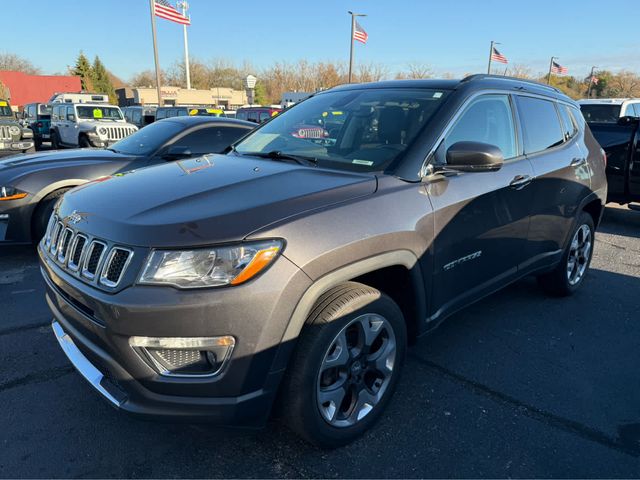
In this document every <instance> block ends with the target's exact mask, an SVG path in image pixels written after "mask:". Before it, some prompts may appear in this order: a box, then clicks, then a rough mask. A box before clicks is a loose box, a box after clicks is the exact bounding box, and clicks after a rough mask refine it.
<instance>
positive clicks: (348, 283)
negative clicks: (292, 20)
mask: <svg viewBox="0 0 640 480" xmlns="http://www.w3.org/2000/svg"><path fill="white" fill-rule="evenodd" d="M604 170H605V158H604V155H603V152H602V150H601V149H600V147H599V145H598V144H597V143H596V142H595V140H594V139H593V137H592V135H591V133H590V131H589V128H588V126H586V124H585V122H584V120H583V118H582V115H581V114H580V110H579V108H578V106H577V105H576V103H575V102H574V101H572V100H571V99H569V98H568V97H566V96H564V95H563V94H561V93H560V92H559V91H557V90H555V89H553V88H550V87H547V86H544V85H540V84H537V83H533V82H526V81H521V80H516V79H509V78H504V77H492V76H487V75H479V76H472V77H468V78H466V79H464V80H462V81H453V80H446V81H436V80H421V81H392V82H382V83H371V84H364V85H348V86H343V87H338V88H334V89H331V90H328V91H325V92H321V93H318V94H316V95H314V96H312V97H311V98H309V99H307V100H305V101H304V102H301V103H299V104H297V105H295V106H294V107H292V108H291V109H289V110H286V111H285V112H284V113H282V114H281V115H278V116H276V117H274V118H273V119H272V120H271V121H269V122H267V123H265V124H264V125H262V126H261V127H260V128H258V129H256V130H254V131H253V132H252V133H250V134H249V135H247V136H246V137H245V138H244V139H242V140H241V141H239V142H237V143H236V144H235V145H234V146H233V147H232V148H230V149H229V151H228V153H227V154H226V155H207V156H204V157H202V158H199V159H188V160H185V161H177V162H173V163H168V164H164V165H160V166H156V167H151V168H147V169H141V170H139V171H137V172H135V173H133V174H130V175H124V176H120V177H113V178H109V179H105V180H104V181H96V182H94V183H93V184H88V185H85V186H83V187H80V188H77V189H75V190H71V191H70V192H68V193H67V194H65V195H64V197H63V198H62V200H61V201H60V202H59V203H58V205H57V207H56V208H55V210H54V214H53V216H52V217H51V220H50V223H49V227H48V231H47V234H46V236H45V237H44V239H43V240H42V242H41V243H40V245H39V254H40V259H41V265H42V272H43V275H44V278H45V280H46V284H47V287H48V289H47V300H48V302H49V305H50V307H51V310H52V312H53V317H54V320H53V331H54V333H55V336H56V337H57V339H58V341H59V343H60V345H61V347H62V349H63V350H64V352H65V353H66V355H67V356H68V358H69V360H70V361H71V362H72V363H73V364H74V365H75V367H76V368H77V370H78V371H79V372H80V374H81V375H83V376H84V377H85V378H86V380H88V381H89V382H90V384H91V385H92V386H93V387H94V389H95V390H97V391H98V392H99V393H100V394H101V395H102V397H104V398H105V399H106V400H107V401H108V402H109V403H111V404H112V405H113V406H115V407H117V408H119V409H121V410H124V411H126V412H129V413H132V414H135V415H140V416H143V417H147V418H149V417H153V418H165V419H167V418H168V419H179V420H183V421H192V422H193V421H207V422H213V423H217V424H223V425H241V426H257V425H262V424H264V422H265V420H266V419H267V418H268V416H269V415H270V413H272V412H273V413H274V414H276V415H279V416H280V417H281V418H282V420H283V421H285V422H286V423H287V424H288V425H289V426H290V427H291V428H292V429H293V430H294V431H296V432H298V433H299V434H300V435H302V436H303V437H304V438H306V439H308V440H310V441H312V442H314V443H316V444H318V445H321V446H324V447H334V446H338V445H342V444H345V443H347V442H349V441H351V440H353V439H354V438H355V437H357V436H358V435H360V434H362V433H363V432H364V431H366V430H367V429H368V428H369V427H370V426H372V424H373V423H374V422H375V421H376V420H377V419H378V418H379V417H380V416H381V414H382V413H383V411H384V408H385V407H386V406H387V405H388V403H389V401H390V400H391V397H392V394H393V391H394V389H395V387H396V384H397V382H398V378H399V375H400V372H401V370H402V366H403V360H404V357H405V353H406V350H407V345H408V344H410V343H411V342H412V341H414V340H415V339H416V338H418V337H419V336H421V335H423V334H424V333H425V332H427V331H429V330H431V329H433V328H434V327H435V326H437V325H438V324H439V323H440V322H441V321H442V320H444V319H445V318H446V317H448V316H450V315H451V314H453V313H454V312H456V311H458V310H460V309H461V308H463V307H464V306H466V305H469V304H470V303H472V302H474V301H477V300H479V299H481V298H482V297H484V296H486V295H489V294H491V293H492V292H495V291H496V290H497V289H499V288H501V287H504V286H505V285H507V284H509V283H511V282H514V281H516V280H518V279H520V278H522V277H524V276H526V275H535V276H537V277H538V279H539V282H540V284H541V286H542V287H543V288H544V289H545V290H547V291H548V292H550V293H552V294H555V295H569V294H571V293H573V292H574V291H576V290H577V289H578V288H579V287H580V286H581V285H582V283H583V282H584V279H585V276H586V274H587V271H588V267H589V262H590V260H591V256H592V253H593V246H594V232H595V229H596V227H597V225H598V223H599V222H600V218H601V214H602V211H603V206H604V202H605V198H606V193H607V185H606V181H605V175H604Z"/></svg>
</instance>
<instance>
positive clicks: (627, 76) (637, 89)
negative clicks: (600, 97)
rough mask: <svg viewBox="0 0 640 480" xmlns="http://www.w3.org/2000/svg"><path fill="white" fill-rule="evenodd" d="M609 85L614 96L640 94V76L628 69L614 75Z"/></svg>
mask: <svg viewBox="0 0 640 480" xmlns="http://www.w3.org/2000/svg"><path fill="white" fill-rule="evenodd" d="M607 86H608V91H609V92H608V93H609V95H611V96H612V97H638V96H640V76H638V75H637V74H635V73H633V72H630V71H628V70H623V71H621V72H619V73H617V74H615V75H613V76H612V77H611V79H610V80H609V82H608V85H607Z"/></svg>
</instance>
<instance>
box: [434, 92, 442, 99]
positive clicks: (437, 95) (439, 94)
mask: <svg viewBox="0 0 640 480" xmlns="http://www.w3.org/2000/svg"><path fill="white" fill-rule="evenodd" d="M440 97H442V92H435V93H434V94H433V98H440Z"/></svg>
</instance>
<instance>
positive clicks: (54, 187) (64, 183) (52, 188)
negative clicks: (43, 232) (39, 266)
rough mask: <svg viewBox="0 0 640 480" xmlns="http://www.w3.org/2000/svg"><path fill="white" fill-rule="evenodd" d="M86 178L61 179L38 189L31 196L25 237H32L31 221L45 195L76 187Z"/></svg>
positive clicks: (84, 181)
mask: <svg viewBox="0 0 640 480" xmlns="http://www.w3.org/2000/svg"><path fill="white" fill-rule="evenodd" d="M87 182H88V180H85V179H67V180H61V181H59V182H55V183H52V184H49V185H47V186H46V187H44V188H43V189H42V190H40V191H39V192H38V193H36V194H35V195H34V196H33V201H32V202H31V211H30V212H29V214H28V215H29V216H28V223H27V226H26V227H25V228H28V229H29V236H28V237H27V238H32V237H33V222H34V220H35V218H34V216H35V214H36V212H37V211H38V207H39V206H40V205H41V202H42V200H43V199H44V198H45V197H46V196H47V195H50V194H52V193H54V192H56V191H58V190H61V189H63V188H74V187H77V186H79V185H82V184H84V183H87Z"/></svg>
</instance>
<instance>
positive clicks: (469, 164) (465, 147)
mask: <svg viewBox="0 0 640 480" xmlns="http://www.w3.org/2000/svg"><path fill="white" fill-rule="evenodd" d="M503 164H504V156H503V155H502V150H500V148H498V147H496V146H495V145H489V144H488V143H481V142H457V143H454V144H453V145H451V146H450V147H449V149H448V150H447V164H446V165H443V167H445V169H447V170H455V171H458V172H493V171H496V170H500V169H501V168H502V165H503Z"/></svg>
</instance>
